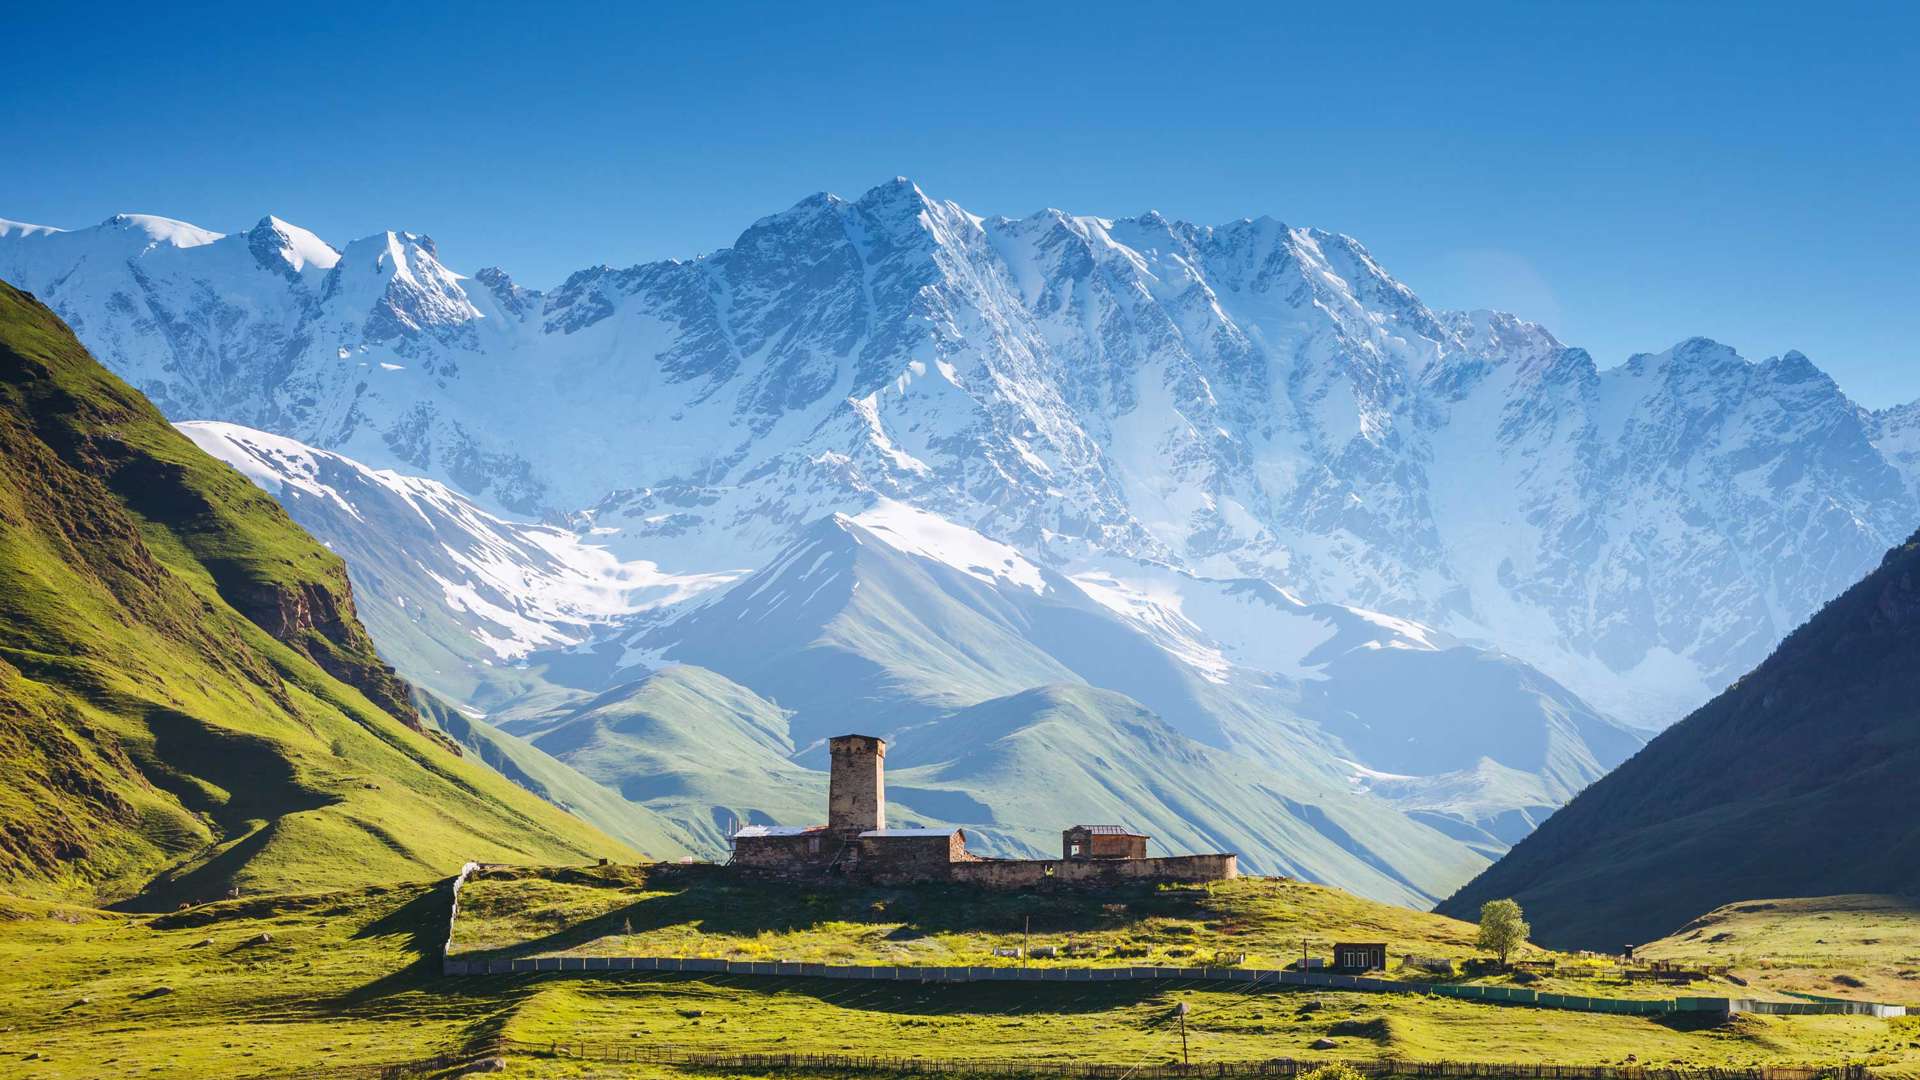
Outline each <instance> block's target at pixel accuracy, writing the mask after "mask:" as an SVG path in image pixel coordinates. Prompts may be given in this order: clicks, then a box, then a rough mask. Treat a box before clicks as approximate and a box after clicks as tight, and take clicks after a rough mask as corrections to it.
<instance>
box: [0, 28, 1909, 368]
mask: <svg viewBox="0 0 1920 1080" xmlns="http://www.w3.org/2000/svg"><path fill="white" fill-rule="evenodd" d="M69 6H71V7H73V8H75V9H78V8H79V7H80V6H79V5H35V6H33V7H32V8H29V9H25V10H20V11H15V12H12V13H10V14H9V33H8V39H7V41H6V43H5V46H4V57H5V63H4V64H0V147H4V148H5V151H4V155H0V160H4V162H5V165H4V168H0V217H8V218H15V219H19V220H25V221H32V222H36V223H41V224H50V225H60V226H69V227H70V226H77V225H85V224H90V223H92V222H95V221H98V220H100V219H102V218H105V217H106V216H108V215H109V214H112V213H114V212H116V211H122V210H127V211H140V212H148V213H157V214H164V215H167V216H170V217H178V218H184V219H186V220H189V221H193V222H195V223H196V224H200V225H204V226H207V227H209V228H215V229H222V230H231V229H235V228H241V227H244V226H246V225H249V224H251V223H252V222H253V221H256V220H258V219H259V218H260V217H261V216H262V215H264V214H266V213H269V212H271V213H275V214H278V215H280V216H281V217H284V218H286V219H288V220H291V221H294V222H296V223H298V224H302V225H305V226H307V227H308V228H311V229H313V230H315V231H316V232H319V233H320V234H321V235H322V236H324V237H326V238H328V239H330V240H332V241H333V242H334V243H335V244H336V245H338V244H343V243H345V242H346V241H347V240H349V239H351V238H353V237H356V236H360V235H365V234H367V233H370V232H374V231H377V230H380V229H385V228H403V229H411V230H413V231H416V232H425V233H428V234H431V235H432V236H433V237H434V238H435V239H436V240H437V241H438V242H439V245H440V251H441V254H442V257H443V258H444V259H445V260H446V261H447V262H448V263H450V264H451V265H453V266H454V267H455V268H456V269H461V270H465V271H468V272H471V271H472V270H474V269H476V268H478V267H480V266H483V265H487V264H498V265H501V266H504V267H505V268H506V269H507V270H509V271H510V272H511V273H513V274H514V275H515V277H516V278H519V279H520V280H522V281H523V282H525V283H526V284H530V285H536V286H546V285H551V284H553V283H555V282H557V281H558V280H560V279H561V278H562V277H564V275H565V274H566V273H568V272H569V271H571V270H573V269H576V268H578V267H581V266H585V265H590V264H595V263H602V262H605V263H611V264H614V265H624V264H629V263H633V262H639V261H644V260H648V259H654V258H662V257H670V256H689V255H693V254H696V253H699V252H703V251H707V250H711V249H713V248H715V247H720V246H724V245H725V244H727V243H729V242H730V241H731V240H732V239H733V237H734V236H736V235H737V234H738V233H739V231H740V230H741V229H742V228H743V227H745V226H746V225H747V224H748V223H750V222H751V221H752V220H753V219H754V218H757V217H760V216H762V215H764V214H768V213H772V212H774V211H777V210H779V209H782V208H784V207H786V206H788V205H790V204H792V203H793V202H795V201H797V200H799V199H800V198H802V197H804V196H805V195H807V194H809V193H810V192H813V191H817V190H822V189H824V190H829V191H837V192H840V193H843V194H857V193H858V192H860V191H863V190H865V189H866V188H868V187H870V186H872V185H874V184H876V183H878V182H880V181H881V180H883V179H886V178H888V177H891V176H894V175H895V174H904V175H907V176H910V177H912V178H913V179H915V180H916V181H918V182H919V184H920V185H921V186H922V187H923V188H925V189H926V190H927V191H928V192H929V193H931V194H934V195H936V196H939V197H943V198H950V199H954V200H956V201H958V202H960V203H961V204H962V205H964V206H966V207H967V208H969V209H971V210H973V211H975V212H978V213H985V214H1010V215H1022V214H1026V213H1029V212H1031V211H1033V210H1036V209H1039V208H1041V207H1045V206H1057V207H1061V208H1063V209H1067V210H1071V211H1073V212H1076V213H1091V214H1100V215H1104V216H1123V215H1129V214H1133V213H1138V212H1140V211H1142V210H1145V209H1148V208H1153V209H1158V210H1160V211H1162V212H1163V213H1166V214H1168V215H1171V216H1175V217H1181V218H1187V219H1192V220H1198V221H1203V222H1219V221H1225V220H1229V219H1233V218H1238V217H1243V216H1255V215H1259V214H1263V213H1265V214H1271V215H1273V216H1274V217H1277V218H1280V219H1282V220H1284V221H1287V222H1290V223H1293V224H1305V225H1316V226H1319V227H1322V228H1326V229H1332V230H1336V231H1339V232H1345V233H1350V234H1353V235H1355V236H1358V237H1359V238H1360V239H1361V240H1362V241H1364V242H1365V243H1366V244H1367V245H1368V247H1369V248H1370V249H1371V250H1372V251H1373V252H1374V254H1375V255H1376V257H1378V258H1379V259H1380V260H1381V261H1382V262H1383V263H1384V264H1385V265H1386V266H1387V267H1388V268H1389V269H1390V270H1391V271H1392V272H1393V273H1394V274H1395V275H1396V276H1398V277H1400V278H1401V279H1402V280H1403V281H1405V282H1406V283H1407V284H1408V285H1410V286H1411V287H1412V288H1413V289H1414V290H1415V291H1416V292H1418V293H1420V294H1421V296H1422V297H1423V298H1425V299H1426V300H1427V301H1428V302H1429V303H1431V304H1434V305H1436V306H1444V307H1480V306H1491V307H1504V308H1508V309H1511V310H1514V311H1517V312H1519V313H1520V314H1522V315H1525V316H1528V317H1530V318H1534V319H1538V320H1540V321H1542V322H1544V323H1546V324H1548V325H1549V326H1550V327H1551V328H1552V329H1553V330H1554V331H1555V332H1556V333H1557V334H1558V335H1559V336H1560V337H1561V338H1562V339H1563V340H1565V341H1567V342H1568V343H1570V344H1576V345H1581V346H1584V347H1586V348H1588V349H1590V350H1591V351H1592V352H1593V353H1594V355H1595V357H1596V358H1597V359H1598V360H1599V361H1600V362H1601V363H1602V364H1603V365H1610V364H1614V363H1618V362H1619V361H1621V360H1623V359H1624V358H1625V357H1626V356H1627V355H1628V354H1630V353H1632V352H1637V351H1646V350H1657V349H1661V348H1664V347H1666V346H1667V345H1670V344H1672V343H1673V342H1675V341H1677V340H1679V339H1681V338H1684V337H1688V336H1692V335H1696V334H1698V335H1704V336H1708V337H1713V338H1716V339H1719V340H1722V341H1725V342H1728V343H1729V344H1732V345H1734V346H1736V347H1737V348H1739V349H1740V350H1741V352H1743V353H1744V354H1746V355H1748V356H1749V357H1754V358H1758V357H1762V356H1766V355H1770V354H1773V353H1777V352H1781V351H1784V350H1786V349H1789V348H1797V349H1800V350H1801V351H1803V352H1805V353H1807V354H1808V355H1809V356H1811V357H1812V358H1813V359H1814V361H1815V362H1816V363H1818V364H1819V365H1820V366H1822V367H1823V368H1825V369H1826V370H1827V371H1829V372H1830V373H1832V374H1833V375H1834V376H1835V378H1836V379H1838V380H1839V381H1840V383H1841V385H1842V386H1843V387H1845V388H1846V389H1847V390H1848V391H1849V392H1850V393H1852V394H1853V395H1854V396H1855V397H1856V398H1858V399H1859V400H1861V401H1862V402H1863V403H1865V404H1869V405H1874V406H1880V405H1886V404H1890V403H1893V402H1896V401H1906V400H1912V399H1914V398H1920V327H1916V325H1915V324H1916V313H1920V262H1917V261H1916V259H1917V258H1920V256H1917V255H1916V252H1917V251H1920V212H1916V210H1915V198H1916V194H1920V74H1917V73H1920V46H1916V41H1920V5H1891V4H1888V5H1875V6H1866V5H1850V4H1846V3H1826V4H1821V5H1805V4H1799V5H1792V6H1789V5H1778V6H1770V5H1765V4H1757V5H1741V6H1735V5H1731V4H1727V5H1714V4H1705V3H1696V4H1677V3H1676V4H1634V3H1608V4H1575V3H1560V4H1548V3H1540V4H1483V5H1453V4H1423V5H1413V4H1406V5H1402V4H1395V3H1372V4H1366V5H1339V6H1341V7H1349V8H1356V9H1359V10H1357V11H1354V12H1345V11H1337V10H1333V9H1334V8H1335V7H1336V5H1329V4H1317V5H1312V6H1310V7H1300V8H1297V9H1289V8H1287V7H1285V6H1283V5H1279V4H1259V5H1248V6H1245V7H1233V6H1217V7H1210V8H1208V9H1206V10H1204V11H1193V10H1188V6H1187V5H1173V4H1153V5H1147V4H1139V5H1129V4H1122V3H1110V4H1101V5H1086V6H1084V7H1082V6H1074V5H1047V4H1033V3H1024V4H1008V5H925V4H919V5H907V4H894V5H875V6H862V5H833V6H821V5H798V4H782V5H767V6H732V5H726V4H720V3H705V4H698V5H686V6H684V7H682V8H678V9H673V8H667V7H664V6H645V5H608V6H604V7H580V8H573V9H570V10H566V11H561V10H559V9H557V8H555V9H548V8H544V7H543V6H541V5H527V4H515V5H490V4H481V3H466V4H460V5H457V6H456V5H383V6H382V7H378V8H371V7H370V8H364V9H356V7H355V6H354V5H353V4H350V3H344V2H342V3H329V4H325V5H305V6H303V10H300V11H297V12H291V13H275V14H268V13H266V12H264V11H263V10H261V9H260V8H258V7H242V6H235V7H231V8H226V9H222V8H217V7H194V6H192V5H182V6H165V5H151V4H144V5H139V6H137V7H132V6H130V7H129V8H128V9H127V10H125V11H114V10H112V9H111V6H110V5H107V6H102V7H96V8H94V9H93V10H91V11H87V12H81V11H78V10H75V11H71V12H66V11H61V10H56V9H60V8H63V7H69Z"/></svg>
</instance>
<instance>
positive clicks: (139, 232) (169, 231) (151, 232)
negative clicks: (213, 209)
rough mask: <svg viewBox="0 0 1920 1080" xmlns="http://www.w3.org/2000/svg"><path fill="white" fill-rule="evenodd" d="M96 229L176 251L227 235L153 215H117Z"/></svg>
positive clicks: (210, 241) (200, 245) (204, 243)
mask: <svg viewBox="0 0 1920 1080" xmlns="http://www.w3.org/2000/svg"><path fill="white" fill-rule="evenodd" d="M94 228H95V229H97V230H99V231H102V232H117V233H124V234H127V235H129V236H133V237H136V238H139V240H141V241H143V242H144V243H145V245H146V246H148V247H154V246H160V245H165V246H167V247H175V248H194V247H202V246H204V245H207V244H211V243H213V242H214V241H216V240H218V239H220V237H221V236H222V235H223V234H221V233H217V232H213V231H211V230H208V229H202V228H200V227H199V226H198V225H189V224H187V223H186V222H184V221H175V220H174V219H172V218H164V217H157V216H155V215H153V214H115V215H113V216H112V217H110V218H108V219H107V220H105V221H103V222H101V223H100V224H99V225H96V226H94Z"/></svg>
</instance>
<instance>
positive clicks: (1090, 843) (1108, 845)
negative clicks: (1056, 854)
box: [1060, 825, 1147, 859]
mask: <svg viewBox="0 0 1920 1080" xmlns="http://www.w3.org/2000/svg"><path fill="white" fill-rule="evenodd" d="M1060 857H1061V858H1063V859H1144V858H1146V857H1147V834H1146V833H1137V832H1134V831H1133V830H1132V829H1129V828H1127V827H1126V826H1124V825H1075V826H1073V827H1072V828H1069V829H1066V830H1064V831H1063V832H1061V834H1060Z"/></svg>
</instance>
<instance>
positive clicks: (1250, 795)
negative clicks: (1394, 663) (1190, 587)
mask: <svg viewBox="0 0 1920 1080" xmlns="http://www.w3.org/2000/svg"><path fill="white" fill-rule="evenodd" d="M888 764H889V770H888V787H889V789H890V790H891V789H898V790H900V791H902V792H906V793H918V792H924V794H919V795H918V798H919V803H920V804H924V805H927V806H928V807H929V808H932V809H937V810H938V809H944V811H945V812H943V813H942V815H941V816H942V817H945V818H948V819H951V820H952V821H954V823H956V824H960V825H964V826H968V827H973V828H979V829H984V830H987V831H989V832H992V833H1005V834H1008V835H1010V836H1011V837H1013V838H1014V839H1015V840H1016V841H1018V843H1019V845H1020V848H1021V849H1023V850H1024V853H1027V854H1033V855H1057V854H1058V853H1059V848H1060V832H1059V830H1060V829H1062V828H1065V827H1066V826H1067V825H1070V824H1074V823H1076V822H1083V823H1117V824H1124V825H1131V826H1133V827H1135V828H1138V829H1141V830H1142V831H1145V832H1147V833H1149V834H1151V835H1152V836H1153V837H1154V840H1153V851H1152V853H1153V854H1184V853H1188V852H1204V851H1235V852H1239V853H1240V855H1241V859H1242V865H1243V867H1244V868H1246V869H1248V870H1256V871H1263V872H1271V873H1284V874H1289V875H1292V876H1301V877H1309V878H1312V879H1314V880H1318V881H1334V882H1339V883H1340V884H1342V885H1343V886H1345V887H1347V888H1350V889H1354V890H1358V891H1364V892H1365V893H1367V895H1370V896H1376V897H1380V898H1382V899H1391V900H1394V901H1396V902H1400V903H1407V904H1415V905H1419V906H1422V907H1424V906H1426V905H1427V904H1428V903H1431V902H1432V901H1431V897H1432V896H1433V895H1435V894H1436V893H1438V892H1441V891H1443V890H1444V889H1445V888H1446V887H1447V885H1449V884H1450V883H1452V882H1455V881H1459V880H1460V879H1461V878H1462V877H1464V876H1466V875H1467V874H1470V873H1472V872H1473V871H1474V870H1475V869H1477V868H1478V867H1479V866H1480V865H1481V862H1480V860H1479V859H1478V858H1477V857H1475V856H1473V855H1471V854H1470V853H1468V852H1467V851H1466V850H1465V849H1464V848H1461V847H1458V846H1456V845H1453V844H1450V843H1447V842H1444V841H1442V840H1441V838H1440V837H1439V836H1438V835H1437V834H1435V833H1433V832H1432V831H1430V830H1428V829H1427V828H1426V827H1424V826H1420V825H1414V824H1410V823H1408V822H1407V821H1405V820H1404V819H1401V818H1399V817H1397V816H1394V815H1388V814H1379V813H1377V812H1374V811H1373V809H1372V808H1368V807H1360V806H1356V805H1354V801H1353V800H1351V799H1350V798H1349V797H1348V796H1347V793H1346V792H1345V791H1341V790H1335V789H1333V788H1332V787H1331V786H1321V785H1314V784H1312V783H1310V782H1309V781H1308V780H1307V779H1306V778H1303V777H1297V776H1285V775H1282V774H1280V773H1278V772H1277V771H1275V770H1273V769H1270V768H1267V767H1265V766H1263V765H1261V764H1259V763H1257V762H1253V761H1249V760H1247V759H1245V758H1243V757H1237V756H1234V755H1231V754H1229V753H1227V752H1224V751H1219V750H1215V749H1213V748H1211V747H1208V746H1205V745H1203V744H1201V743H1198V742H1196V741H1194V740H1192V739H1188V738H1183V737H1182V736H1181V735H1180V734H1179V733H1178V732H1176V731H1174V730H1173V729H1172V728H1171V727H1170V726H1169V725H1168V724H1166V723H1165V722H1164V721H1163V720H1162V719H1161V718H1160V717H1158V716H1157V715H1155V714H1154V713H1153V712H1151V711H1149V710H1147V709H1146V708H1144V707H1142V706H1141V705H1140V703H1139V702H1137V701H1134V700H1133V699H1131V698H1129V697H1126V696H1125V695H1122V694H1117V693H1114V692H1112V691H1109V690H1099V689H1095V688H1093V687H1089V686H1083V685H1071V684H1068V685H1054V686H1042V687H1036V688H1034V689H1031V690H1027V691H1025V692H1022V693H1018V694H1013V695H1010V696H1007V697H1003V698H996V699H993V700H991V701H986V702H982V703H980V704H978V705H975V706H973V707H971V708H967V709H963V710H960V711H959V712H957V713H955V714H953V715H952V716H949V717H947V718H945V719H943V720H941V721H939V722H938V723H935V724H933V725H930V726H928V727H926V728H923V729H920V730H917V731H913V732H909V733H907V734H906V735H905V736H904V737H902V738H901V739H900V740H899V742H898V743H897V745H896V746H895V747H894V748H893V749H891V750H890V751H889V753H888ZM936 792H938V793H943V794H945V795H946V800H945V802H947V803H951V804H953V805H952V806H951V807H950V808H943V807H942V805H941V800H938V799H937V798H936V797H935V794H934V793H936ZM969 806H973V807H979V808H980V810H981V811H986V807H991V808H992V810H991V811H990V812H985V813H982V814H979V815H977V816H976V815H970V814H969V813H968V812H967V810H968V807H969Z"/></svg>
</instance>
